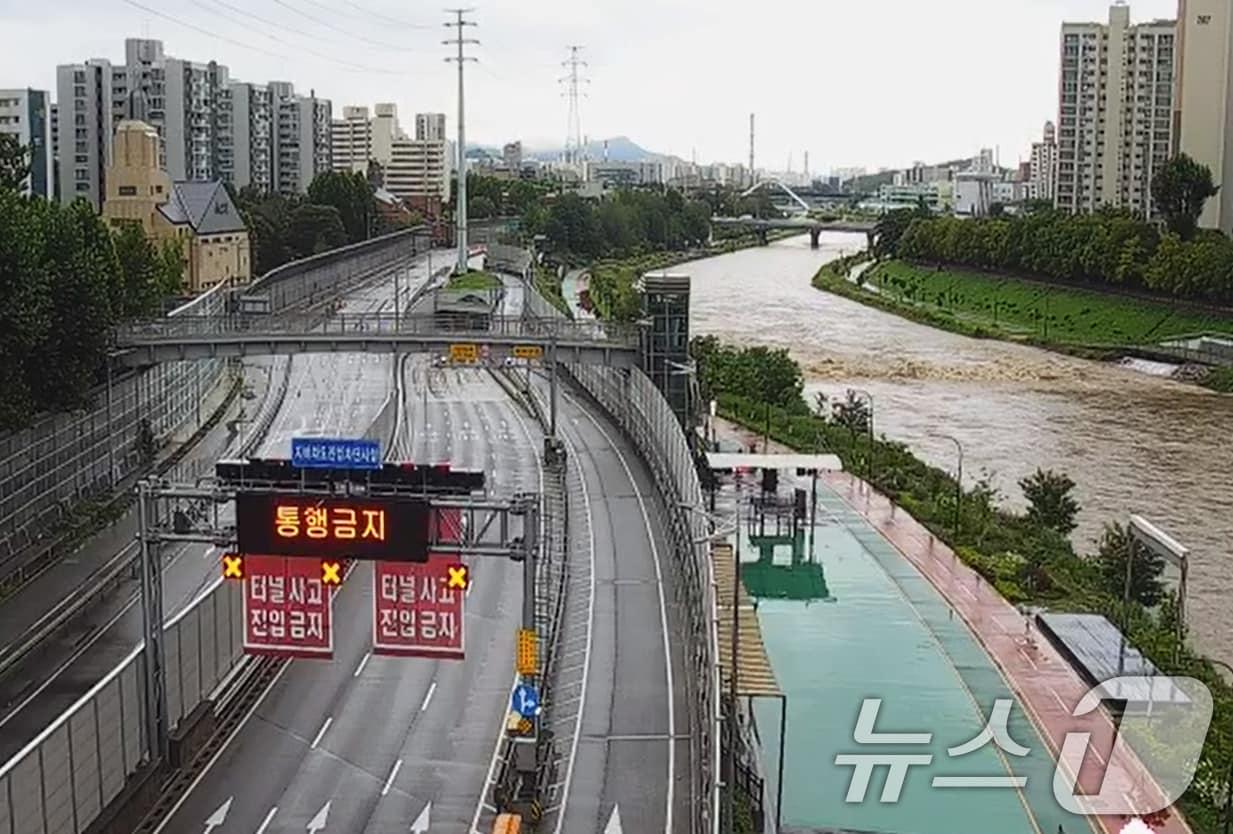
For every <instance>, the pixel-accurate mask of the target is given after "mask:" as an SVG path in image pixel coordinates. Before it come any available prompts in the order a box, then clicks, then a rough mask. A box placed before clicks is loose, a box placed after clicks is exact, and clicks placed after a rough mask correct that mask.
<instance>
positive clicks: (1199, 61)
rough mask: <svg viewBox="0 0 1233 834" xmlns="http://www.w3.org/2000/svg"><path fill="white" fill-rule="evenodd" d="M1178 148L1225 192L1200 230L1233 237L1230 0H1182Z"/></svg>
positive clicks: (1206, 211)
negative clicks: (1209, 170)
mask: <svg viewBox="0 0 1233 834" xmlns="http://www.w3.org/2000/svg"><path fill="white" fill-rule="evenodd" d="M1177 36H1178V53H1179V58H1178V62H1177V85H1176V97H1175V101H1174V109H1175V120H1174V127H1175V131H1176V132H1175V135H1174V147H1175V149H1176V150H1177V151H1179V152H1181V153H1185V154H1188V155H1189V156H1191V157H1192V158H1193V159H1194V160H1195V161H1197V162H1199V163H1201V164H1203V165H1206V166H1207V167H1208V168H1210V169H1211V171H1212V177H1213V179H1214V180H1215V182H1216V185H1218V186H1220V190H1219V191H1217V192H1216V195H1215V196H1214V197H1210V198H1209V199H1208V201H1207V202H1206V203H1205V204H1204V206H1203V213H1202V214H1201V215H1200V216H1199V225H1200V226H1203V227H1206V228H1210V229H1220V230H1222V231H1223V232H1225V234H1233V101H1231V100H1230V99H1231V98H1233V81H1231V79H1230V77H1229V72H1230V70H1231V67H1230V61H1231V60H1233V10H1231V9H1230V4H1229V0H1179V2H1178V32H1177Z"/></svg>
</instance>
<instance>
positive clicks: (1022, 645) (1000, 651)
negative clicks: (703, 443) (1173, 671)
mask: <svg viewBox="0 0 1233 834" xmlns="http://www.w3.org/2000/svg"><path fill="white" fill-rule="evenodd" d="M718 422H719V424H720V425H719V426H718V427H717V428H718V432H719V435H720V436H721V437H723V436H726V437H729V438H734V439H739V440H741V441H742V442H743V443H744V445H745V447H746V448H748V447H749V445H750V444H751V443H752V442H755V440H756V442H757V443H758V445H759V448H760V447H761V445H762V442H761V437H760V436H757V435H755V434H754V433H752V432H749V431H746V430H744V429H741V428H739V427H736V426H733V425H732V424H730V423H727V422H726V421H718ZM770 450H771V451H789V449H788V448H787V447H786V446H783V445H782V444H778V443H775V442H774V441H772V442H771V444H770ZM824 480H825V481H826V483H827V484H828V485H829V486H830V487H831V488H832V489H834V490H835V491H836V492H837V493H838V494H839V495H841V496H842V497H843V498H844V499H845V501H846V502H847V504H848V505H849V506H850V507H851V508H852V509H853V510H854V511H855V512H857V513H858V514H859V515H861V516H862V517H863V518H864V519H865V520H866V521H867V522H868V523H869V524H870V525H871V526H872V527H873V528H874V529H876V530H877V531H878V532H879V533H880V534H881V535H882V536H883V537H884V538H885V539H886V540H887V541H889V542H890V543H891V544H893V545H894V546H895V548H896V549H897V550H898V551H899V552H900V553H901V554H903V556H904V557H905V558H906V559H907V560H908V561H909V562H911V563H912V565H913V566H914V567H915V568H916V569H917V570H918V571H919V572H920V573H921V575H922V576H924V577H925V578H926V579H927V580H929V582H930V583H931V584H932V585H933V586H934V587H935V588H936V589H937V590H938V592H939V593H940V594H941V595H942V596H943V597H944V598H945V599H946V601H947V602H948V603H949V604H950V605H951V606H953V608H954V610H955V611H956V612H957V613H958V614H959V615H960V616H961V617H962V619H963V621H964V622H965V623H966V624H967V626H968V628H969V629H970V630H971V632H972V633H973V634H974V635H975V636H976V638H977V640H978V641H979V642H980V644H981V645H982V646H983V647H984V649H985V651H986V652H987V653H988V654H989V656H990V657H991V658H992V659H993V661H994V662H995V663H996V665H997V667H998V669H999V670H1000V671H1001V673H1002V675H1003V677H1004V678H1005V679H1006V680H1007V682H1008V683H1009V684H1010V687H1011V689H1012V690H1013V691H1014V693H1015V694H1016V696H1017V697H1018V700H1019V702H1020V704H1021V705H1022V706H1023V708H1024V710H1025V711H1027V712H1028V714H1029V715H1030V717H1031V719H1032V723H1033V724H1034V725H1035V727H1036V729H1037V730H1038V734H1039V735H1040V736H1041V737H1042V738H1044V739H1045V740H1046V741H1047V742H1048V744H1049V746H1050V749H1051V752H1052V754H1053V756H1054V757H1056V756H1057V754H1058V752H1059V751H1060V749H1061V745H1062V742H1063V740H1064V739H1065V737H1066V735H1067V734H1068V733H1070V732H1088V733H1090V734H1091V737H1090V739H1091V740H1090V742H1089V755H1088V756H1087V757H1086V758H1085V759H1084V762H1083V765H1082V767H1081V768H1080V770H1079V777H1078V784H1079V787H1080V789H1081V790H1082V791H1083V792H1084V793H1087V794H1095V793H1098V792H1099V791H1100V790H1101V785H1102V781H1103V779H1105V778H1106V769H1108V771H1109V773H1108V777H1107V778H1110V779H1114V780H1115V784H1116V787H1117V789H1118V790H1119V791H1121V792H1123V793H1124V794H1128V795H1130V796H1140V797H1147V796H1152V795H1155V794H1156V793H1157V792H1158V789H1157V788H1156V786H1155V784H1154V783H1153V782H1151V780H1150V778H1148V777H1147V776H1146V773H1145V771H1144V770H1143V767H1142V765H1141V763H1140V762H1139V761H1138V760H1137V759H1136V758H1135V757H1134V756H1133V754H1128V753H1125V751H1124V750H1123V751H1120V752H1119V755H1118V757H1117V763H1118V764H1119V765H1120V767H1117V768H1107V762H1108V760H1109V758H1110V751H1111V750H1112V747H1113V739H1114V733H1115V730H1114V726H1113V722H1112V719H1111V718H1110V716H1109V714H1108V713H1107V712H1106V711H1105V710H1103V709H1100V710H1095V711H1094V712H1091V713H1088V714H1087V715H1084V716H1081V717H1075V716H1073V715H1072V710H1073V708H1074V705H1075V704H1077V703H1078V702H1079V700H1080V699H1081V698H1082V697H1083V695H1085V694H1086V693H1087V691H1088V689H1089V686H1088V685H1087V684H1086V683H1085V682H1084V681H1083V680H1082V679H1081V678H1080V676H1079V674H1078V673H1077V672H1076V671H1075V670H1074V669H1073V668H1072V667H1071V666H1070V665H1069V664H1068V663H1067V662H1066V661H1065V659H1063V658H1062V656H1061V655H1060V654H1059V653H1058V652H1057V650H1056V649H1054V647H1053V646H1052V644H1050V643H1049V642H1048V641H1047V640H1045V639H1043V638H1040V637H1037V639H1036V640H1034V641H1033V642H1032V643H1031V644H1028V642H1027V641H1026V640H1025V639H1024V635H1023V632H1024V618H1023V615H1022V614H1020V613H1019V611H1018V610H1017V609H1016V608H1015V607H1014V606H1012V605H1011V604H1010V603H1009V602H1007V601H1006V600H1005V599H1004V598H1003V597H1002V596H1001V595H1000V594H998V593H997V591H996V590H995V589H993V588H992V587H991V586H990V585H989V584H988V583H987V582H985V580H984V578H983V577H981V576H980V574H978V573H977V572H976V571H975V570H973V569H972V568H970V567H968V566H967V565H966V564H964V563H963V562H962V561H961V560H960V559H958V558H957V556H956V555H955V553H954V552H953V551H952V550H951V549H950V548H949V547H947V546H946V545H945V544H944V543H943V542H941V541H939V540H937V539H936V538H935V537H934V536H933V534H932V533H930V532H929V530H928V529H926V528H925V527H924V526H923V525H921V524H920V523H919V522H917V521H916V520H915V519H914V518H912V517H911V516H910V515H908V514H907V513H906V512H903V511H902V510H898V509H897V508H896V507H895V506H894V505H893V504H892V503H891V501H890V500H889V499H888V498H886V496H884V495H881V494H880V493H878V492H876V491H874V490H873V489H871V488H870V487H869V485H868V484H866V483H865V482H864V481H862V480H860V479H859V478H855V477H853V476H852V475H850V474H848V473H844V472H837V473H828V474H827V476H826V477H825V479H824ZM1095 820H1096V822H1097V823H1098V827H1099V829H1100V830H1103V831H1105V832H1108V834H1118V832H1120V831H1121V829H1122V827H1123V826H1124V825H1125V823H1126V819H1125V818H1123V817H1119V816H1100V817H1096V818H1095ZM1155 831H1156V832H1157V834H1190V828H1189V826H1188V825H1187V824H1186V822H1185V821H1184V820H1183V819H1181V817H1180V815H1179V814H1178V813H1177V812H1176V811H1174V812H1173V813H1171V814H1170V816H1169V818H1168V819H1167V820H1166V821H1164V822H1163V823H1160V824H1157V825H1156V826H1155Z"/></svg>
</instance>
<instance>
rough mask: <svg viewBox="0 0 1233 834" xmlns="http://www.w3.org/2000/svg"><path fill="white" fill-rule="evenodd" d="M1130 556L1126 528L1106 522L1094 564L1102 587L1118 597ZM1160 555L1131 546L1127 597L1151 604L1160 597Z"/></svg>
mask: <svg viewBox="0 0 1233 834" xmlns="http://www.w3.org/2000/svg"><path fill="white" fill-rule="evenodd" d="M1129 558H1130V532H1129V531H1128V530H1127V529H1126V527H1125V526H1123V525H1121V524H1118V523H1116V522H1113V523H1111V524H1106V525H1105V529H1104V534H1103V535H1102V536H1101V538H1100V549H1099V551H1098V552H1097V555H1096V564H1097V567H1098V568H1099V570H1100V575H1101V578H1102V579H1103V580H1104V585H1105V590H1106V591H1108V593H1109V595H1110V596H1112V597H1115V598H1116V599H1121V598H1122V596H1123V594H1125V589H1126V560H1127V559H1129ZM1164 567H1165V563H1164V559H1162V558H1160V557H1159V556H1157V555H1156V554H1155V553H1153V552H1152V551H1150V550H1148V549H1147V548H1145V547H1136V548H1135V561H1134V566H1133V567H1132V569H1131V571H1130V598H1131V599H1132V600H1134V601H1135V602H1138V603H1139V604H1140V605H1144V606H1148V607H1151V606H1154V605H1156V604H1158V603H1159V602H1160V601H1161V600H1162V599H1164V585H1163V583H1161V581H1160V575H1161V574H1162V573H1163V572H1164Z"/></svg>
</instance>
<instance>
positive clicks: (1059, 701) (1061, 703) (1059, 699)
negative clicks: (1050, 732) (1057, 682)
mask: <svg viewBox="0 0 1233 834" xmlns="http://www.w3.org/2000/svg"><path fill="white" fill-rule="evenodd" d="M1049 694H1050V695H1052V696H1053V700H1055V701H1057V705H1058V706H1059V707H1061V708H1062V711H1063V712H1070V710H1069V709H1067V708H1066V702H1065V701H1063V700H1062V696H1061V695H1058V694H1057V690H1055V689H1054V688H1053V687H1052V686H1051V687H1049Z"/></svg>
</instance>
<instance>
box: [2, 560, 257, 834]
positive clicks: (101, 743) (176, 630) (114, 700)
mask: <svg viewBox="0 0 1233 834" xmlns="http://www.w3.org/2000/svg"><path fill="white" fill-rule="evenodd" d="M240 607H241V600H240V594H239V589H238V586H236V585H235V584H234V583H230V582H223V581H222V580H221V579H219V580H216V581H215V583H214V584H213V585H212V586H210V587H209V588H208V589H207V590H206V591H204V592H203V593H202V594H201V596H199V597H198V598H197V599H196V600H195V601H194V602H193V604H192V605H190V606H188V607H187V608H186V609H185V610H184V611H182V612H181V613H180V614H179V615H177V616H176V617H175V618H173V619H172V620H171V621H169V622H168V623H167V624H166V625H165V626H164V632H165V635H166V642H165V646H166V669H167V708H168V713H169V715H168V720H169V721H170V722H171V723H172V725H174V724H175V723H177V722H179V721H180V719H181V718H183V717H184V716H185V715H188V714H189V713H190V712H192V711H193V710H194V709H195V708H196V707H197V706H198V705H199V704H200V703H201V702H202V701H203V700H205V699H206V698H209V697H210V696H211V694H212V693H213V692H214V691H215V689H216V688H217V687H219V685H220V684H221V683H222V682H223V681H224V679H225V678H226V677H227V675H228V673H229V672H230V671H231V670H232V668H233V667H234V664H235V663H236V661H237V660H238V659H239V658H240V656H241V650H242V648H243V647H242V642H243V635H242V632H241V628H242V625H243V624H242V619H241V616H240ZM141 651H142V647H141V646H140V645H138V646H137V647H136V648H135V649H133V651H132V652H131V653H130V654H129V655H128V657H126V658H125V659H124V661H123V662H122V663H120V665H119V666H117V667H116V668H115V669H113V670H112V672H111V673H110V674H109V675H107V676H106V677H105V678H103V679H102V680H101V681H99V682H98V683H97V684H95V685H94V687H93V688H91V689H90V691H89V692H87V693H86V694H85V695H83V696H82V697H81V699H80V700H78V701H77V703H75V704H74V705H73V706H72V707H70V708H69V709H68V710H66V711H65V712H64V713H63V714H62V715H61V716H60V717H59V718H57V719H56V720H55V721H54V722H52V723H51V724H50V725H49V726H48V727H47V728H46V729H45V730H43V732H42V733H40V734H39V735H38V736H37V737H36V738H34V740H32V741H31V742H30V743H29V744H28V745H26V747H25V748H24V749H22V750H21V751H20V752H19V753H17V755H15V756H14V757H13V758H12V759H10V760H9V761H8V762H6V763H4V764H3V765H0V834H78V832H82V831H85V830H86V829H87V827H88V826H89V825H90V824H91V823H92V822H93V821H94V820H95V819H96V818H97V817H98V816H99V815H100V814H101V813H102V811H103V809H104V808H106V807H107V804H108V803H109V802H111V801H112V800H114V799H115V798H116V797H117V796H118V795H119V793H120V791H121V790H123V789H124V785H125V782H126V781H127V780H128V778H129V776H131V775H132V774H133V773H134V772H136V770H137V768H138V767H139V766H141V764H142V763H143V762H144V761H145V751H146V749H147V746H146V743H145V742H146V740H145V726H146V725H145V720H144V715H145V712H144V709H145V708H144V706H143V702H144V694H145V690H144V685H143V681H144V674H145V672H144V670H145V663H144V660H143V658H142V654H141Z"/></svg>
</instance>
